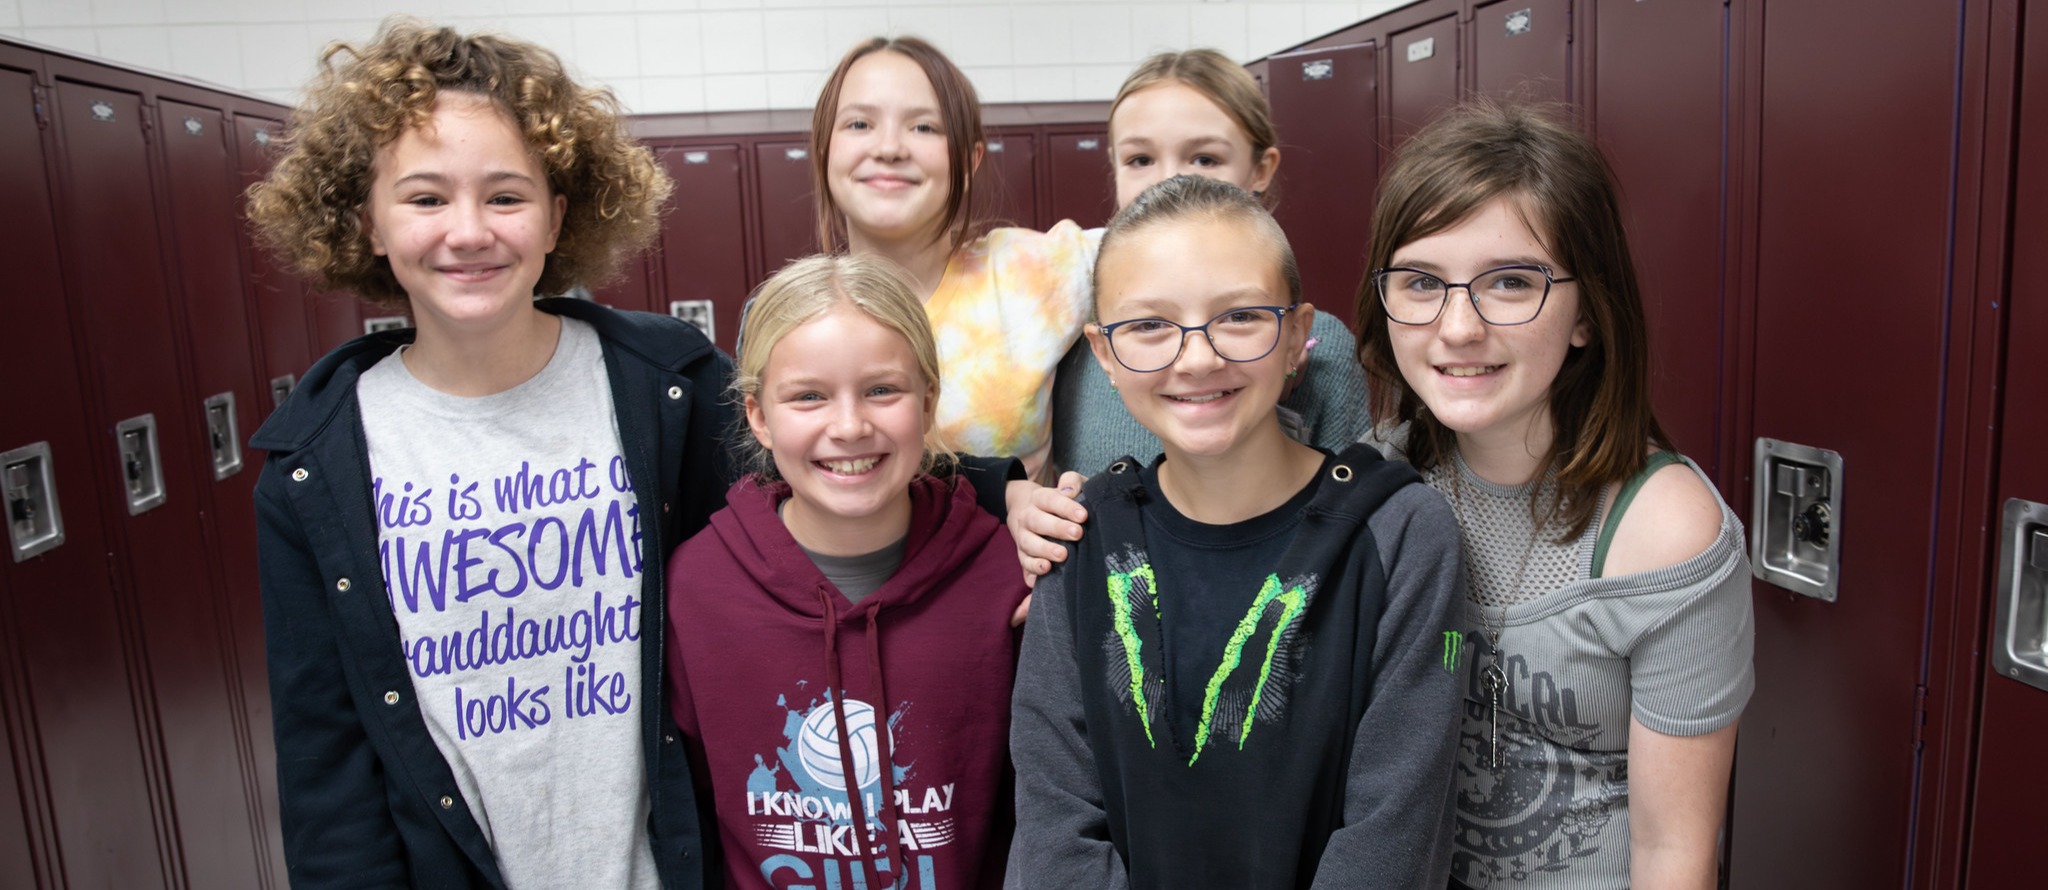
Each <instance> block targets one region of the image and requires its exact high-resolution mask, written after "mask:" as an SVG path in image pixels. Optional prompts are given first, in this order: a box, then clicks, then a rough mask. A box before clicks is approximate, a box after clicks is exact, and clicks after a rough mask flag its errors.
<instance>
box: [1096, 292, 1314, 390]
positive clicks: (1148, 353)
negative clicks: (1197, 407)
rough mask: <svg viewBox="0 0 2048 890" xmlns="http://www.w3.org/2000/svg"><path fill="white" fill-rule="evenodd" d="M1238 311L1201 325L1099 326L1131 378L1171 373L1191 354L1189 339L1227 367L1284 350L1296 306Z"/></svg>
mask: <svg viewBox="0 0 2048 890" xmlns="http://www.w3.org/2000/svg"><path fill="white" fill-rule="evenodd" d="M1300 305H1301V304H1299V303H1296V304H1294V305H1291V306H1239V307H1237V308H1235V309H1226V310H1224V311H1222V312H1220V313H1218V314H1217V315H1216V317H1215V318H1211V319H1209V320H1208V321H1207V322H1206V323H1203V324H1198V325H1184V324H1181V323H1179V322H1174V321H1168V320H1166V319H1164V318H1132V319H1127V320H1124V321H1117V322H1111V323H1109V324H1106V325H1100V326H1098V328H1097V330H1100V331H1101V332H1102V336H1103V339H1106V340H1108V341H1109V352H1110V354H1111V355H1113V356H1115V357H1116V360H1117V363H1118V364H1121V365H1123V366H1124V367H1126V368H1129V369H1131V371H1132V372H1133V373H1137V374H1150V373H1152V372H1154V371H1163V370H1165V369H1167V368H1169V367H1172V365H1173V363H1174V362H1177V361H1180V355H1181V352H1182V351H1184V350H1185V349H1186V348H1187V342H1188V335H1189V334H1193V333H1200V334H1201V335H1202V336H1203V337H1206V338H1208V340H1209V348H1210V349H1211V350H1213V351H1214V352H1215V353H1216V356H1217V357H1218V358H1221V359H1223V360H1224V361H1228V362H1255V361H1258V360H1259V359H1262V358H1265V357H1266V356H1267V355H1269V354H1271V353H1272V351H1273V347H1275V346H1278V345H1280V328H1281V321H1282V320H1283V319H1285V318H1286V317H1287V313H1289V312H1293V311H1294V310H1295V308H1296V307H1297V306H1300Z"/></svg>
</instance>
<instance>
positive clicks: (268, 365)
mask: <svg viewBox="0 0 2048 890" xmlns="http://www.w3.org/2000/svg"><path fill="white" fill-rule="evenodd" d="M234 127H235V130H234V143H233V144H234V146H235V170H236V173H237V174H238V176H239V185H240V191H241V192H243V193H246V192H247V191H248V190H249V187H250V186H252V185H255V184H256V183H257V182H258V181H261V180H262V179H263V176H264V174H266V173H268V172H270V162H271V157H270V145H271V141H272V140H273V139H276V138H277V137H279V136H280V135H282V134H283V133H284V125H283V124H281V123H278V122H277V121H274V120H265V119H263V118H260V117H250V116H248V115H237V116H236V117H235V122H234ZM242 206H243V205H242V202H241V201H240V200H239V199H238V200H237V201H236V204H235V209H236V216H235V219H236V220H238V221H239V222H240V224H241V225H242V226H243V231H242V236H243V237H244V238H245V239H246V238H248V237H250V234H249V232H248V229H247V226H248V222H247V218H246V217H245V216H243V215H242ZM247 253H248V269H247V271H246V273H245V277H246V279H247V288H246V290H247V293H248V300H249V306H250V309H251V317H252V323H253V324H254V325H255V339H256V347H257V354H258V357H259V360H260V361H261V362H262V363H263V364H262V366H261V368H260V369H259V370H260V371H261V375H262V379H263V383H264V389H263V391H262V392H260V393H258V394H257V395H258V397H259V398H258V402H257V404H258V407H259V409H260V413H259V416H262V417H268V416H270V412H271V410H272V409H275V408H276V407H277V401H276V400H275V399H274V398H273V397H272V393H271V391H270V385H269V382H270V381H272V380H276V379H277V378H280V377H283V376H285V375H291V378H292V381H293V382H294V383H296V382H297V380H298V378H299V376H300V375H302V374H304V373H305V372H306V368H308V367H310V366H311V365H312V364H313V359H314V358H316V357H317V356H315V355H314V354H313V329H312V325H313V323H312V320H311V319H310V318H308V317H307V315H308V311H307V308H308V307H307V299H306V290H305V286H304V285H303V284H301V283H300V281H299V280H298V278H296V277H295V276H293V275H292V274H291V273H289V272H286V271H285V270H283V269H280V268H278V266H277V261H276V260H275V259H273V258H272V257H271V255H270V254H269V252H268V251H265V250H262V249H261V248H256V247H254V246H253V245H252V246H251V248H250V249H249V250H248V252H247ZM250 432H255V431H254V430H250Z"/></svg>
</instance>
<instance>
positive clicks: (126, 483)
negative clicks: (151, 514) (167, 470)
mask: <svg viewBox="0 0 2048 890" xmlns="http://www.w3.org/2000/svg"><path fill="white" fill-rule="evenodd" d="M114 442H115V444H116V445H117V446H118V448H119V450H120V458H121V466H120V471H121V484H122V491H123V495H124V498H125V499H126V500H127V502H128V515H130V516H134V515H136V514H140V513H146V512H148V511H150V510H153V509H155V508H157V507H161V506H163V503H164V472H163V464H162V462H161V461H159V460H158V458H157V447H156V415H154V414H144V415H142V416H140V417H130V418H128V419H127V420H124V421H121V422H120V423H117V424H115V425H114Z"/></svg>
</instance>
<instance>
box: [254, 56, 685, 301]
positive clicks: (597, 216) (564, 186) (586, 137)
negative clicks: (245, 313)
mask: <svg viewBox="0 0 2048 890" xmlns="http://www.w3.org/2000/svg"><path fill="white" fill-rule="evenodd" d="M442 90H448V91H451V92H460V93H468V94H472V95H476V96H480V97H482V98H483V99H485V100H486V101H489V102H490V103H491V104H492V105H494V106H496V107H497V109H498V110H499V111H500V112H502V113H504V114H505V116H506V117H507V118H508V119H510V120H511V121H512V123H513V125H514V126H515V127H517V128H518V130H519V133H520V135H521V136H522V137H523V138H524V140H525V142H526V145H527V147H528V148H529V149H531V150H532V151H533V153H534V154H535V156H536V157H538V158H539V160H540V163H541V167H542V169H543V170H544V171H546V174H547V181H548V188H549V190H550V191H551V192H552V193H553V194H556V195H561V196H564V197H565V198H567V199H568V208H567V210H566V211H565V212H564V214H563V216H562V224H561V234H560V236H559V238H558V240H557V241H556V243H555V249H554V252H552V253H550V254H548V257H547V262H546V265H545V267H544V268H543V270H542V272H541V276H540V281H539V283H538V286H537V287H536V290H537V291H538V292H540V293H543V294H554V293H562V292H565V291H567V290H569V289H570V288H572V287H574V286H576V285H579V284H581V285H596V284H601V283H603V282H604V281H606V280H608V279H609V278H611V277H612V276H613V275H615V274H616V273H617V271H618V269H619V266H620V264H621V262H622V261H623V260H624V259H625V258H626V257H628V256H631V255H632V254H634V253H636V252H638V251H639V250H640V249H641V248H644V247H645V246H646V245H647V244H648V243H649V242H651V241H653V240H654V237H655V235H656V234H658V233H659V232H660V231H661V220H660V216H659V213H660V208H661V205H662V203H663V202H664V201H666V200H668V196H669V192H670V190H671V189H672V188H673V185H672V183H671V182H670V181H669V178H668V174H666V173H664V172H662V170H661V168H660V167H658V166H656V165H655V163H654V157H653V155H652V154H651V153H649V152H648V150H647V148H646V147H645V146H642V145H641V144H639V143H638V142H636V141H634V140H633V139H632V137H631V136H629V135H628V134H627V132H626V128H625V124H624V121H623V120H622V119H621V111H620V109H619V104H618V100H617V99H616V98H615V97H613V95H612V94H611V91H610V90H608V89H601V88H600V89H593V88H589V87H584V86H582V85H580V84H578V83H576V82H575V81H574V80H572V79H570V77H569V75H568V74H567V73H566V72H565V71H564V70H563V68H562V62H561V60H560V59H558V58H556V56H555V54H554V53H552V52H549V51H548V50H546V49H544V48H542V47H540V46H537V45H535V44H532V43H527V42H525V41H522V40H516V39H513V38H509V37H501V36H497V35H491V34H473V35H469V36H463V35H462V34H459V33H457V32H456V31H455V30H454V29H453V28H446V27H435V26H433V25H428V24H426V23H424V22H420V21H417V20H413V19H408V18H402V17H394V18H392V19H388V20H386V21H385V23H384V25H383V27H381V28H379V29H378V31H377V36H376V38H375V39H374V40H373V41H371V42H370V43H369V44H368V45H366V46H355V45H351V44H347V43H341V42H336V43H334V44H331V45H329V46H328V48H327V50H326V52H324V53H322V54H321V57H320V73H319V74H318V75H317V76H316V77H315V78H314V80H313V83H312V85H311V86H309V87H308V88H307V90H306V99H305V101H304V102H303V103H301V104H300V105H299V107H298V108H297V109H295V110H294V111H293V112H292V118H291V125H290V126H289V127H288V128H287V133H286V136H285V147H284V153H283V155H282V156H281V157H280V158H279V159H278V161H277V166H276V167H275V168H273V169H272V170H271V172H270V175H269V176H268V177H267V178H265V179H264V180H263V181H262V182H259V183H257V184H256V185H254V186H252V187H251V188H250V189H249V220H250V223H251V224H252V225H253V226H254V228H255V230H256V235H257V238H258V240H259V241H260V242H261V243H262V244H263V245H264V246H265V247H267V248H269V249H270V250H271V251H273V252H275V253H277V254H278V256H279V257H280V258H281V259H282V260H283V261H284V262H285V263H287V264H288V265H290V266H291V267H292V268H294V269H296V270H297V271H298V272H300V273H301V274H303V275H306V276H308V277H310V278H313V279H314V280H316V281H317V282H318V283H319V284H320V285H321V286H323V287H325V288H333V289H344V290H351V291H354V292H356V293H357V294H359V295H361V296H362V297H363V298H365V299H368V300H370V301H372V302H375V303H378V304H381V305H386V306H394V307H395V306H403V305H404V304H405V302H406V299H407V298H406V293H405V290H404V289H403V288H401V287H399V284H398V279H397V278H396V277H394V276H393V275H392V273H391V264H390V262H389V261H388V260H387V259H386V258H384V257H380V256H377V255H375V253H374V252H373V251H372V249H371V245H370V237H369V232H368V230H367V228H366V227H365V225H364V216H363V212H362V211H363V205H364V204H365V202H367V201H368V200H369V195H370V184H371V181H372V180H373V179H374V178H375V163H376V159H377V155H378V154H379V153H380V152H381V151H382V150H383V149H384V148H385V147H386V146H388V145H390V144H391V143H392V142H394V141H396V140H397V139H398V137H399V136H400V135H402V134H403V133H404V132H405V131H406V130H408V129H411V128H414V127H419V126H422V125H424V124H427V123H428V122H429V121H431V120H432V117H433V111H434V100H435V98H436V97H437V96H438V95H439V94H440V92H441V91H442Z"/></svg>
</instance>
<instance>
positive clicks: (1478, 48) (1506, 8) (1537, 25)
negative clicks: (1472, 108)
mask: <svg viewBox="0 0 2048 890" xmlns="http://www.w3.org/2000/svg"><path fill="white" fill-rule="evenodd" d="M1657 5H1663V4H1657ZM1571 37H1572V26H1571V3H1570V0H1500V2H1496V3H1489V4H1487V5H1485V6H1475V7H1473V9H1472V85H1473V87H1474V89H1475V90H1476V91H1477V92H1479V93H1481V94H1484V95H1489V96H1513V97H1515V98H1517V99H1523V100H1528V101H1537V102H1546V101H1547V102H1566V101H1570V99H1571V97H1572V90H1571V75H1570V72H1571V46H1572V43H1571ZM1653 70H1655V69H1653ZM1665 77H1666V75H1665V74H1664V73H1663V72H1662V71H1661V70H1660V71H1659V74H1658V77H1657V78H1656V79H1657V80H1658V81H1659V82H1662V81H1663V80H1664V79H1665Z"/></svg>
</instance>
